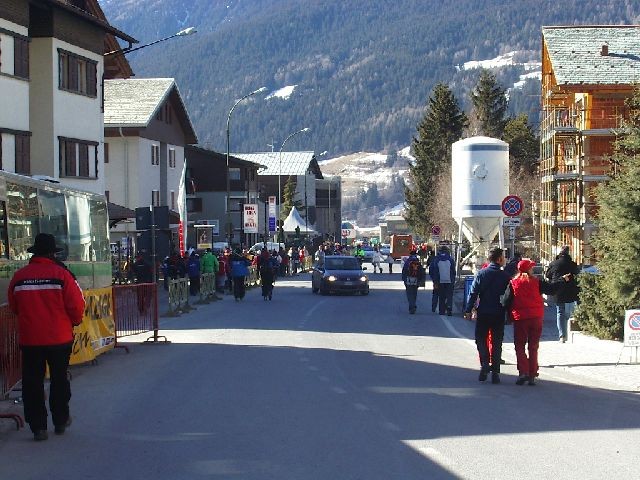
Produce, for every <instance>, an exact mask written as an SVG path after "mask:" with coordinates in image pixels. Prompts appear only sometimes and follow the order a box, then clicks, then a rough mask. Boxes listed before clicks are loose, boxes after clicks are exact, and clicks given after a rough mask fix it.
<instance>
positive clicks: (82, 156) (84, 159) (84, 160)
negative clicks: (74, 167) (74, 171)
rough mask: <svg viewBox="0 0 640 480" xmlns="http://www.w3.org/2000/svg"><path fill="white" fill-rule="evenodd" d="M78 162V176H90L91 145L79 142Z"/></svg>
mask: <svg viewBox="0 0 640 480" xmlns="http://www.w3.org/2000/svg"><path fill="white" fill-rule="evenodd" d="M78 162H79V165H78V166H79V168H80V171H79V172H78V176H80V177H88V176H89V145H87V144H86V143H79V144H78Z"/></svg>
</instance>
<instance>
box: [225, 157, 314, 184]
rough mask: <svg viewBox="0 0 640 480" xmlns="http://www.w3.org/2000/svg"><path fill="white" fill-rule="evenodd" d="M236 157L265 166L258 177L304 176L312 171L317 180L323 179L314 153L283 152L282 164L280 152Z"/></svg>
mask: <svg viewBox="0 0 640 480" xmlns="http://www.w3.org/2000/svg"><path fill="white" fill-rule="evenodd" d="M233 156H234V157H237V158H242V159H244V160H249V161H250V162H255V163H259V164H261V165H265V166H266V167H267V168H266V169H264V170H259V171H258V175H287V176H289V175H304V174H305V172H306V171H307V170H311V172H312V173H313V174H315V176H316V178H322V172H321V171H320V166H319V165H318V162H317V160H316V157H315V154H314V153H313V152H282V164H280V160H281V159H280V154H279V153H278V152H261V153H234V154H233Z"/></svg>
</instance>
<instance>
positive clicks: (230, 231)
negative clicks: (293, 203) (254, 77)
mask: <svg viewBox="0 0 640 480" xmlns="http://www.w3.org/2000/svg"><path fill="white" fill-rule="evenodd" d="M266 91H267V87H260V88H259V89H257V90H254V91H253V92H251V93H247V94H246V95H245V96H244V97H242V98H241V99H240V100H236V103H234V104H233V107H231V110H229V115H227V198H226V202H225V207H226V208H225V210H226V211H227V222H226V223H227V225H226V227H227V244H228V246H229V247H231V239H232V238H233V224H232V222H231V209H230V208H229V197H231V179H230V178H229V139H230V133H229V126H230V123H231V114H232V113H233V110H234V109H235V108H236V107H237V106H238V104H239V103H240V102H242V101H243V100H246V99H247V98H249V97H250V96H252V95H255V94H256V93H262V92H266Z"/></svg>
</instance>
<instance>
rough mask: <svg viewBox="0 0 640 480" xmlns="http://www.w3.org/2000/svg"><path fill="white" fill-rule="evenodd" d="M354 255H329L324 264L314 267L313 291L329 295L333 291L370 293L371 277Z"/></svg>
mask: <svg viewBox="0 0 640 480" xmlns="http://www.w3.org/2000/svg"><path fill="white" fill-rule="evenodd" d="M364 270H366V268H362V267H361V266H360V262H359V261H358V259H357V258H356V257H353V256H341V255H327V256H325V257H324V264H323V265H319V266H316V267H314V269H313V272H312V274H311V291H312V292H313V293H318V292H320V294H321V295H327V294H329V293H333V292H336V293H337V292H351V293H361V294H362V295H368V294H369V278H368V277H367V276H366V275H365V273H364Z"/></svg>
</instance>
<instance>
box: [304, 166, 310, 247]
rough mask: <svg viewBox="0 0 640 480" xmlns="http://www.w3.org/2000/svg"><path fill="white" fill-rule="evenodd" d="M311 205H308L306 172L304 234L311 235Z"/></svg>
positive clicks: (305, 173)
mask: <svg viewBox="0 0 640 480" xmlns="http://www.w3.org/2000/svg"><path fill="white" fill-rule="evenodd" d="M308 218H309V205H307V172H306V170H305V172H304V233H306V234H307V235H309V221H308Z"/></svg>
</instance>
